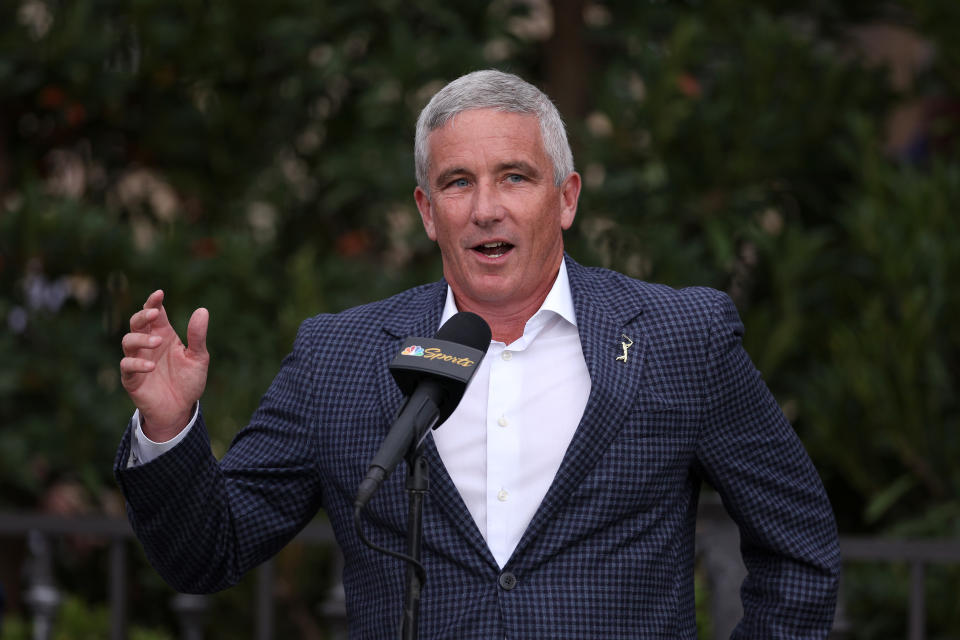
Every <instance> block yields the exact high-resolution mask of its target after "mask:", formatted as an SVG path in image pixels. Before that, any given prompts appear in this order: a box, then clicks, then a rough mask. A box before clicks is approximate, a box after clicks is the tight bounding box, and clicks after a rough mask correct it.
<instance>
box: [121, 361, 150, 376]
mask: <svg viewBox="0 0 960 640" xmlns="http://www.w3.org/2000/svg"><path fill="white" fill-rule="evenodd" d="M156 367H157V363H156V362H154V361H153V360H146V359H144V358H132V357H129V356H128V357H126V358H123V359H122V360H120V375H121V377H123V378H129V377H130V376H132V375H135V374H137V373H150V372H151V371H153V370H154V369H155V368H156Z"/></svg>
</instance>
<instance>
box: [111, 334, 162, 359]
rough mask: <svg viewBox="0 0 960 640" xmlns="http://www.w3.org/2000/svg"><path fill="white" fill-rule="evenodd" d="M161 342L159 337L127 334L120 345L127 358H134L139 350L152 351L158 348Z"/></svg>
mask: <svg viewBox="0 0 960 640" xmlns="http://www.w3.org/2000/svg"><path fill="white" fill-rule="evenodd" d="M162 342H163V339H162V338H161V337H160V336H153V335H150V334H148V333H128V334H127V335H125V336H123V340H122V341H121V345H122V346H123V353H124V354H125V355H128V356H134V355H136V353H137V352H138V351H139V350H140V349H153V348H155V347H159V346H160V344H161V343H162Z"/></svg>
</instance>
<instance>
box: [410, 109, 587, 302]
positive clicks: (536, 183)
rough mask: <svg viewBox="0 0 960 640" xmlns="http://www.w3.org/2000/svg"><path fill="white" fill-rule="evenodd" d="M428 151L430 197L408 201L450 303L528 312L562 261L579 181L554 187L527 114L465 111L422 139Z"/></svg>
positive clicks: (570, 179)
mask: <svg viewBox="0 0 960 640" xmlns="http://www.w3.org/2000/svg"><path fill="white" fill-rule="evenodd" d="M429 150H430V156H429V158H430V168H429V174H428V179H429V181H430V182H429V185H430V196H429V197H428V196H427V194H426V193H425V192H424V191H423V190H422V189H420V188H419V187H417V189H416V191H415V192H414V197H415V199H416V201H417V207H418V208H419V209H420V215H421V217H422V218H423V226H424V228H425V229H426V231H427V235H428V236H429V237H430V239H431V240H434V241H435V242H437V243H438V244H439V245H440V253H441V256H442V258H443V273H444V276H445V277H446V279H447V282H448V283H449V284H450V286H451V288H452V289H453V292H454V295H455V296H456V298H457V303H458V306H459V307H460V309H461V310H463V309H465V308H470V309H472V310H475V311H478V312H479V311H480V310H483V309H487V310H489V311H492V312H494V313H496V314H498V315H499V314H502V315H505V314H508V313H512V312H514V310H520V309H524V308H525V307H527V306H530V305H531V304H533V303H535V304H536V306H535V307H534V308H533V310H532V311H531V312H530V313H532V312H533V311H536V309H537V308H538V307H539V305H540V303H541V302H542V301H543V298H544V297H546V295H547V293H548V292H549V291H550V288H551V287H552V286H553V281H554V279H555V277H556V275H557V269H558V268H559V267H560V262H561V261H562V259H563V237H562V233H561V232H562V231H563V230H564V229H568V228H570V225H571V224H572V223H573V218H574V215H575V214H576V210H577V198H578V196H579V194H580V176H579V175H577V174H576V173H571V174H570V175H569V176H567V178H566V180H564V182H563V184H562V185H561V186H560V187H557V186H555V185H554V178H553V163H552V162H551V161H550V157H549V156H548V155H547V153H546V151H545V150H544V148H543V141H542V138H541V135H540V125H539V122H538V121H537V118H536V116H533V115H526V114H517V113H505V112H500V111H495V110H493V109H474V110H470V111H465V112H463V113H460V114H459V115H457V116H456V117H454V118H453V119H452V120H450V121H449V122H448V123H447V124H446V125H444V126H443V127H441V128H440V129H437V130H436V131H434V132H432V133H431V134H430V138H429ZM481 315H482V314H481Z"/></svg>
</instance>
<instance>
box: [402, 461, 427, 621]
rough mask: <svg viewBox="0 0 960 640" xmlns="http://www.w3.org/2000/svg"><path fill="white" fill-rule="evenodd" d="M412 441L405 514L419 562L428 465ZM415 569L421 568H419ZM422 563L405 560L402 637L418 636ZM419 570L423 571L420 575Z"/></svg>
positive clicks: (409, 546) (411, 550) (410, 543)
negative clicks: (407, 503)
mask: <svg viewBox="0 0 960 640" xmlns="http://www.w3.org/2000/svg"><path fill="white" fill-rule="evenodd" d="M418 445H419V443H415V444H414V446H413V448H411V450H410V451H409V452H408V453H407V458H406V459H407V469H408V472H407V493H408V494H409V496H410V509H409V511H408V516H407V555H408V556H410V557H411V558H413V559H414V560H415V561H416V562H417V563H419V562H420V548H421V546H422V542H423V498H424V497H425V496H426V495H427V491H428V490H429V489H430V477H429V476H430V473H429V472H430V467H429V466H428V465H427V460H426V458H424V457H423V454H422V453H421V451H422V447H420V446H418ZM417 569H420V571H419V572H418V571H417ZM422 571H423V569H422V566H418V565H415V564H412V563H408V564H407V578H406V588H405V590H404V597H403V620H402V621H401V623H400V625H401V626H400V638H401V639H402V640H417V637H418V632H419V626H418V625H419V616H420V591H421V590H422V589H423V585H424V582H425V581H426V574H425V573H423V574H422ZM421 574H422V575H421Z"/></svg>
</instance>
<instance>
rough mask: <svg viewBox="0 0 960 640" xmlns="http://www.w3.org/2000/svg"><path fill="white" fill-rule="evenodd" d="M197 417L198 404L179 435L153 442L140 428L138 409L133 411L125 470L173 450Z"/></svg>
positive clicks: (185, 435)
mask: <svg viewBox="0 0 960 640" xmlns="http://www.w3.org/2000/svg"><path fill="white" fill-rule="evenodd" d="M198 415H200V403H199V402H197V404H196V405H195V406H194V408H193V417H192V418H190V422H188V423H187V426H186V427H184V428H183V429H182V430H181V431H180V433H178V434H177V435H175V436H174V437H172V438H171V439H169V440H167V441H166V442H154V441H153V440H151V439H150V438H148V437H147V436H146V435H145V434H144V433H143V429H142V428H141V427H140V409H137V410H136V411H134V412H133V437H132V438H131V439H130V459H129V460H127V468H128V469H129V468H130V467H137V466H140V465H142V464H147V463H148V462H150V461H151V460H156V459H157V458H159V457H160V456H161V455H163V454H164V453H166V452H167V451H170V450H171V449H173V448H174V447H175V446H177V444H178V443H179V442H180V441H181V440H183V439H184V438H186V437H187V434H188V433H190V429H191V428H192V427H193V425H194V423H195V422H196V421H197V416H198Z"/></svg>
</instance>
